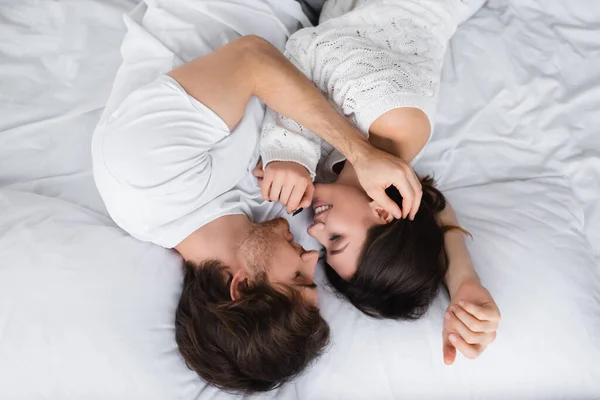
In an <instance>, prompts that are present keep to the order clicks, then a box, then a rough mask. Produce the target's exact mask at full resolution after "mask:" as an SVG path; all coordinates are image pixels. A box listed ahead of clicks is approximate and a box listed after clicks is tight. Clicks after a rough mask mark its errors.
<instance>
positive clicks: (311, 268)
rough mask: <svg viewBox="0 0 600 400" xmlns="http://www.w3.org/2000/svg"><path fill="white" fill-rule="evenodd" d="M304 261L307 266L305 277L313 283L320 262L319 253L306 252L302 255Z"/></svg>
mask: <svg viewBox="0 0 600 400" xmlns="http://www.w3.org/2000/svg"><path fill="white" fill-rule="evenodd" d="M302 260H303V261H304V264H305V265H306V272H305V276H306V277H307V278H308V279H310V280H311V281H313V280H314V279H315V270H316V269H317V262H318V261H319V252H318V251H316V250H311V251H306V252H304V253H303V254H302Z"/></svg>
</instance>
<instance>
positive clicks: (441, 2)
mask: <svg viewBox="0 0 600 400" xmlns="http://www.w3.org/2000/svg"><path fill="white" fill-rule="evenodd" d="M463 7H464V4H463V3H462V1H461V0H329V1H328V2H327V3H326V4H325V6H324V8H323V13H322V15H321V24H320V25H319V26H317V27H312V28H305V29H302V30H300V31H298V32H296V33H295V34H294V35H292V37H291V38H290V39H289V41H288V43H287V45H286V50H285V55H286V57H287V58H288V59H289V60H290V61H291V62H292V63H293V64H294V65H295V66H296V67H297V68H298V69H299V70H300V71H302V72H303V73H304V74H305V75H306V76H307V77H308V78H309V79H311V80H312V81H313V82H314V83H315V85H316V86H317V87H318V88H319V89H320V90H321V91H322V92H323V94H324V95H325V96H326V97H327V98H328V99H329V101H330V102H331V103H332V104H333V105H334V106H335V107H336V109H337V110H338V111H340V112H341V113H343V114H344V115H345V116H346V117H347V118H349V120H350V121H351V122H352V123H354V124H355V125H356V126H357V127H358V128H359V129H360V130H361V131H362V132H363V133H364V134H365V135H368V132H369V126H370V125H371V124H372V123H373V121H375V120H376V119H377V118H378V117H379V116H381V115H382V114H384V113H385V112H387V111H390V110H392V109H395V108H399V107H416V108H419V109H421V110H423V112H425V114H426V115H427V116H428V117H429V120H430V122H431V123H432V125H431V126H433V116H434V112H435V108H436V101H437V94H438V88H439V82H440V75H441V68H442V61H443V57H444V53H445V50H446V47H447V43H448V41H449V39H450V38H451V37H452V35H453V34H454V32H455V30H456V25H457V22H456V21H457V15H458V14H459V13H460V12H462V11H463V9H462V8H463ZM260 153H261V157H262V159H263V165H264V166H266V165H267V164H268V163H269V162H271V161H294V162H297V163H299V164H302V165H303V166H305V167H306V169H308V171H309V172H310V174H311V177H312V178H313V179H314V178H315V176H316V175H319V178H320V179H319V180H320V181H328V180H331V179H332V178H333V177H332V167H333V165H335V164H336V163H337V162H339V161H341V160H343V159H344V157H343V156H342V155H341V154H340V153H339V152H337V151H336V150H334V149H333V147H332V146H330V145H329V144H328V143H326V142H325V141H323V140H321V139H320V138H319V137H318V136H317V135H315V134H314V133H313V132H311V131H309V130H307V129H306V128H304V127H302V126H301V125H300V124H298V123H296V122H295V121H293V120H291V119H289V118H286V117H284V116H283V115H280V114H278V113H276V112H275V111H273V110H271V109H268V110H267V113H266V115H265V119H264V122H263V129H262V135H261V141H260Z"/></svg>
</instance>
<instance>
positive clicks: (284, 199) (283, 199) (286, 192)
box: [279, 182, 295, 212]
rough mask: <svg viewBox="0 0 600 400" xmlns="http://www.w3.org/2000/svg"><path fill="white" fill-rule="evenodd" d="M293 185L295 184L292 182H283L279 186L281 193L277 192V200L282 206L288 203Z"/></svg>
mask: <svg viewBox="0 0 600 400" xmlns="http://www.w3.org/2000/svg"><path fill="white" fill-rule="evenodd" d="M294 187H295V186H294V183H293V182H285V183H284V184H283V187H282V188H281V193H280V194H279V202H280V203H281V204H283V205H284V206H287V205H288V202H289V201H290V198H291V197H292V193H293V192H294ZM292 211H293V210H292ZM288 212H289V211H288Z"/></svg>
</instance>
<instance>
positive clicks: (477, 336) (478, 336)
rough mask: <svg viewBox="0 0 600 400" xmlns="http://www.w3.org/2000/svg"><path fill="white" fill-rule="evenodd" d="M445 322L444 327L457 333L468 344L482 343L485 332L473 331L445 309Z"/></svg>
mask: <svg viewBox="0 0 600 400" xmlns="http://www.w3.org/2000/svg"><path fill="white" fill-rule="evenodd" d="M445 319H446V322H445V323H444V328H445V329H447V330H450V331H454V332H456V333H458V334H459V335H460V336H461V337H462V338H463V340H464V341H465V342H467V343H468V344H482V343H483V342H484V341H485V335H486V334H485V333H482V332H473V331H472V330H470V329H469V328H467V326H466V325H465V324H463V323H462V321H461V320H460V319H458V317H457V316H456V315H455V314H454V313H453V312H451V311H446V314H445Z"/></svg>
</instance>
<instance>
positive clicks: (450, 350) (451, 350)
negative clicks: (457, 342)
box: [442, 330, 456, 365]
mask: <svg viewBox="0 0 600 400" xmlns="http://www.w3.org/2000/svg"><path fill="white" fill-rule="evenodd" d="M442 342H443V349H442V352H443V355H444V364H446V365H452V364H454V360H456V347H454V346H453V345H452V343H450V339H449V338H448V331H446V330H444V331H443V332H442Z"/></svg>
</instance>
